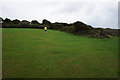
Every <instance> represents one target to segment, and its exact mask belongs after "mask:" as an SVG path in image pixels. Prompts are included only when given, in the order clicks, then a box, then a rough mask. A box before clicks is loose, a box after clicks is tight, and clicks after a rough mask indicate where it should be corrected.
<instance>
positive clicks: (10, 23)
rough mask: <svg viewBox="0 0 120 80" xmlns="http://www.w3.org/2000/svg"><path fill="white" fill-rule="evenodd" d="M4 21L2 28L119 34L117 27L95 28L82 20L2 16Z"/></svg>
mask: <svg viewBox="0 0 120 80" xmlns="http://www.w3.org/2000/svg"><path fill="white" fill-rule="evenodd" d="M0 21H1V23H2V28H38V29H43V28H44V27H45V26H47V27H48V29H52V30H60V31H64V32H68V33H72V34H75V35H84V36H89V37H95V38H110V37H111V36H118V31H120V30H117V29H108V28H106V29H103V28H93V27H92V26H90V25H87V24H85V23H83V22H81V21H76V22H74V23H70V24H68V23H59V22H55V23H51V22H50V21H48V20H46V19H44V20H43V21H42V23H39V22H38V21H37V20H32V21H31V22H30V21H27V20H22V21H20V20H18V19H15V20H10V19H8V18H6V19H3V18H1V17H0Z"/></svg>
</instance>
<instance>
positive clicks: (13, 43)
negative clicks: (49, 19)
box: [2, 28, 118, 78]
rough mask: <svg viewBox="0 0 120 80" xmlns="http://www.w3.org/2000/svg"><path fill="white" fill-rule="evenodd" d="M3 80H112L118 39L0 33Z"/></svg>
mask: <svg viewBox="0 0 120 80" xmlns="http://www.w3.org/2000/svg"><path fill="white" fill-rule="evenodd" d="M2 36H3V37H2V40H3V42H2V45H3V47H2V49H3V53H2V55H3V78H116V77H118V38H117V37H112V38H109V39H107V38H106V39H95V38H88V37H82V36H75V35H72V34H68V33H65V32H60V31H54V30H48V31H47V33H45V32H44V31H43V30H41V29H7V28H6V29H5V28H4V29H2Z"/></svg>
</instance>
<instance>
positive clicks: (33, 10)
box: [0, 0, 118, 28]
mask: <svg viewBox="0 0 120 80" xmlns="http://www.w3.org/2000/svg"><path fill="white" fill-rule="evenodd" d="M0 16H1V17H3V18H10V19H12V20H13V19H19V20H28V21H31V20H38V21H39V22H40V23H41V22H42V20H43V19H47V20H49V21H51V22H66V23H73V22H75V21H82V22H84V23H86V24H88V25H91V26H93V27H103V28H106V27H108V28H118V0H2V1H1V2H0Z"/></svg>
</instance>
